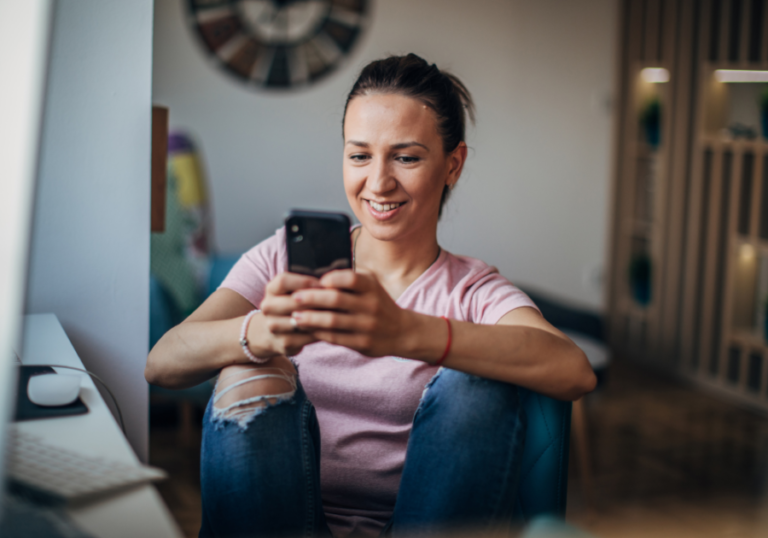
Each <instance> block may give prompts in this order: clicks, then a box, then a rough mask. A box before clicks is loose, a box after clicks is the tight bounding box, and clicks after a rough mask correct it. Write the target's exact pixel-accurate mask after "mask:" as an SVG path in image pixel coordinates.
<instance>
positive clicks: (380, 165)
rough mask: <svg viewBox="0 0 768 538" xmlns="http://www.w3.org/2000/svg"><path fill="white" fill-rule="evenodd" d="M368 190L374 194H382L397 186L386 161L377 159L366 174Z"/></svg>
mask: <svg viewBox="0 0 768 538" xmlns="http://www.w3.org/2000/svg"><path fill="white" fill-rule="evenodd" d="M367 187H368V190H369V191H371V192H372V193H375V194H384V193H387V192H389V191H391V190H394V189H396V188H397V180H396V179H395V176H394V175H393V174H392V170H391V169H390V167H389V165H388V164H387V163H386V162H382V161H377V162H376V163H375V166H374V167H373V168H372V169H371V173H370V174H368V181H367Z"/></svg>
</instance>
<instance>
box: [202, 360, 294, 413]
mask: <svg viewBox="0 0 768 538" xmlns="http://www.w3.org/2000/svg"><path fill="white" fill-rule="evenodd" d="M296 376H297V373H296V368H295V367H294V366H293V364H292V363H291V361H290V360H288V359H287V358H286V357H275V358H274V359H272V360H270V361H269V362H268V363H266V364H242V365H234V366H228V367H227V368H224V369H223V370H222V371H221V373H220V374H219V379H218V381H217V383H216V390H215V393H214V396H213V413H214V417H215V418H219V419H224V420H227V419H229V420H234V421H236V422H238V423H239V424H240V425H245V424H247V423H248V422H249V421H250V420H251V419H252V418H253V417H254V416H256V415H258V414H259V413H261V412H262V411H263V410H265V409H266V408H268V407H270V406H273V405H277V404H279V403H282V402H285V401H289V400H291V399H292V398H293V396H294V394H295V393H296Z"/></svg>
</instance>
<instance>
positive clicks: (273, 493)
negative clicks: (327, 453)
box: [200, 368, 525, 538]
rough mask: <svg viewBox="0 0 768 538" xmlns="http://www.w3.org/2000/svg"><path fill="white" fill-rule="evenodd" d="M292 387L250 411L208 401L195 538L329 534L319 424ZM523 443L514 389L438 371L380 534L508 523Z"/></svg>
mask: <svg viewBox="0 0 768 538" xmlns="http://www.w3.org/2000/svg"><path fill="white" fill-rule="evenodd" d="M291 381H292V383H291V386H292V387H293V386H295V389H294V390H292V391H291V392H289V393H281V394H273V395H270V396H267V397H266V401H265V402H264V403H265V404H266V405H260V406H257V407H255V408H254V407H252V406H251V407H250V409H245V410H237V408H238V407H240V408H242V407H243V406H242V405H241V406H235V407H233V408H231V409H230V410H229V411H228V413H224V412H222V411H221V409H217V408H216V407H214V399H215V398H216V396H214V397H212V398H211V401H210V402H209V404H208V408H207V410H206V413H205V417H204V419H203V442H202V451H201V459H200V464H201V489H202V501H203V522H202V527H201V529H200V537H206V538H207V537H214V536H215V537H225V536H226V537H230V536H238V537H241V536H243V537H244V536H264V537H278V536H293V537H315V536H323V537H330V536H331V532H330V530H329V529H328V526H327V525H326V522H325V515H324V513H323V505H322V499H321V495H320V433H321V432H320V428H319V425H318V422H317V417H316V415H315V410H314V408H313V406H312V403H311V402H310V401H309V399H308V398H307V396H306V394H305V393H304V390H303V389H302V387H301V383H300V382H299V380H298V379H295V378H293V379H292V380H291ZM219 396H223V395H222V394H221V393H220V394H219ZM236 403H239V402H236ZM233 410H234V411H235V412H234V414H233V413H232V412H233ZM228 415H229V416H228ZM524 442H525V417H524V414H523V410H522V408H521V404H520V399H519V396H518V389H517V387H516V386H515V385H510V384H507V383H502V382H499V381H493V380H489V379H484V378H479V377H476V376H472V375H468V374H464V373H462V372H458V371H456V370H449V369H445V368H444V369H441V370H440V371H439V372H438V374H437V375H436V376H435V377H434V378H433V379H432V381H430V383H429V384H428V385H427V388H426V390H425V393H424V396H423V397H422V401H421V403H420V405H419V408H418V410H417V411H416V414H415V416H414V420H413V427H412V430H411V435H410V438H409V441H408V448H407V452H406V458H405V467H404V469H403V474H402V477H401V481H400V488H399V490H398V494H397V501H396V503H395V506H394V507H393V515H392V518H391V519H390V521H389V523H388V524H387V526H386V527H385V529H384V530H383V531H382V536H400V535H419V536H430V535H437V534H440V533H444V532H446V531H452V530H453V531H455V530H456V529H458V528H464V527H471V528H473V529H474V530H478V529H489V528H495V529H498V528H505V527H508V526H509V525H511V524H512V518H513V506H514V501H515V495H516V494H517V487H518V481H519V475H520V462H521V459H522V452H523V444H524Z"/></svg>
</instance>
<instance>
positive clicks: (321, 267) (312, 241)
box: [285, 210, 352, 277]
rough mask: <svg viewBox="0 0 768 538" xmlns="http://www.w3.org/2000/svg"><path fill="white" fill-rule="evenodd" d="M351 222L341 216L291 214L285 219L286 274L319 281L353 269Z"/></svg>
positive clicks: (340, 214)
mask: <svg viewBox="0 0 768 538" xmlns="http://www.w3.org/2000/svg"><path fill="white" fill-rule="evenodd" d="M349 228H350V221H349V217H348V216H347V215H345V214H344V213H326V212H320V211H301V210H293V211H291V212H290V213H289V214H288V216H287V217H286V219H285V241H286V247H287V250H288V271H290V272H292V273H300V274H303V275H311V276H316V277H320V276H322V275H324V274H325V273H327V272H329V271H333V270H335V269H351V268H352V246H351V242H350V238H349Z"/></svg>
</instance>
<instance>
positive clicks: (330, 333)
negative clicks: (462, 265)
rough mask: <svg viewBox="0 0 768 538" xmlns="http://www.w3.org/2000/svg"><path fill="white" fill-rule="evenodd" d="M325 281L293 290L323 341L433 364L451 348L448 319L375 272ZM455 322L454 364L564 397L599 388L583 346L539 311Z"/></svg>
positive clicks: (302, 322)
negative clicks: (392, 290)
mask: <svg viewBox="0 0 768 538" xmlns="http://www.w3.org/2000/svg"><path fill="white" fill-rule="evenodd" d="M320 282H321V284H323V285H324V286H325V287H326V289H323V290H317V289H315V290H302V291H299V292H296V293H294V294H293V298H294V300H295V301H296V302H297V303H299V304H300V305H302V308H305V309H307V310H303V311H297V312H294V314H293V316H294V317H295V318H296V319H297V323H298V325H299V326H300V327H302V328H305V329H306V330H308V331H311V333H312V334H313V335H314V336H315V337H316V338H318V339H320V340H324V341H327V342H330V343H333V344H338V345H343V346H346V347H349V348H351V349H355V350H357V351H359V352H361V353H363V354H365V355H368V356H371V357H379V356H385V355H394V356H399V357H407V358H411V359H418V360H422V361H424V362H428V363H434V362H436V361H437V360H438V359H439V358H440V357H441V356H442V354H443V352H444V351H445V347H446V343H447V340H448V327H447V325H446V322H445V320H443V319H441V318H438V317H434V316H427V315H424V314H419V313H416V312H413V311H411V310H405V309H402V308H400V307H399V306H397V304H396V303H395V302H394V301H393V300H392V298H391V297H389V295H388V294H387V292H386V291H385V290H384V289H383V288H382V287H381V285H379V283H378V282H377V281H376V280H375V278H373V277H372V276H370V275H364V274H359V273H353V272H351V271H335V272H333V273H329V274H328V275H326V276H324V277H323V278H322V279H321V280H320ZM320 309H333V310H334V311H320ZM451 327H452V330H453V343H452V345H451V351H450V353H449V355H448V357H447V358H446V359H445V362H444V363H443V364H444V365H445V366H447V367H449V368H453V369H456V370H460V371H463V372H466V373H469V374H473V375H478V376H481V377H487V378H490V379H498V380H500V381H505V382H508V383H514V384H516V385H520V386H522V387H526V388H529V389H531V390H535V391H537V392H541V393H542V394H546V395H547V396H552V397H554V398H558V399H561V400H576V399H578V398H580V397H581V396H582V395H584V394H585V393H587V392H590V391H591V390H593V389H594V386H595V383H596V378H595V375H594V373H593V371H592V368H591V367H590V365H589V362H588V361H587V358H586V356H585V355H584V353H583V352H582V351H581V349H579V347H578V346H576V344H574V343H573V342H572V341H571V340H570V339H569V338H568V337H566V336H565V335H564V334H562V333H561V332H560V331H558V330H557V329H555V328H554V327H553V326H552V325H550V324H549V323H548V322H547V321H546V320H545V319H544V318H543V317H541V315H540V314H539V313H538V312H537V311H536V310H534V309H532V308H525V307H523V308H518V309H515V310H512V311H511V312H508V313H507V314H506V315H504V317H502V319H501V320H500V321H499V322H498V324H496V325H480V324H475V323H468V322H461V321H455V320H451Z"/></svg>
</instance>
